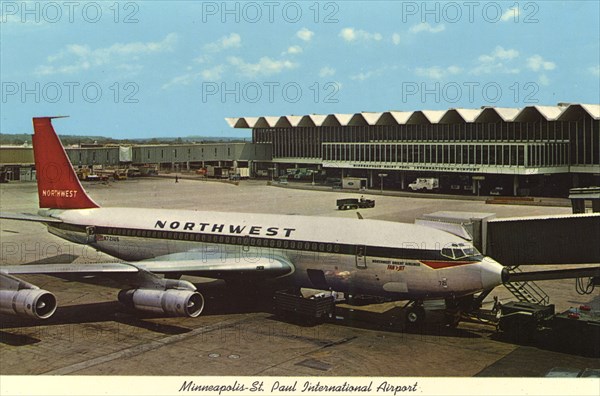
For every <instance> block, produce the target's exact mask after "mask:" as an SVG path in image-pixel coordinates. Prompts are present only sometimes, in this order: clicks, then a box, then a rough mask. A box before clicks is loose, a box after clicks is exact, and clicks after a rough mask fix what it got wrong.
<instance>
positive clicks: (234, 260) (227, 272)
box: [0, 117, 506, 321]
mask: <svg viewBox="0 0 600 396" xmlns="http://www.w3.org/2000/svg"><path fill="white" fill-rule="evenodd" d="M52 118H54V117H40V118H34V119H33V127H34V135H33V148H34V156H35V166H36V170H37V180H38V182H37V183H38V194H39V206H40V208H41V209H40V211H39V212H38V214H37V215H33V214H6V213H4V214H2V215H1V216H0V217H1V218H4V219H13V220H28V221H37V222H41V223H45V224H46V225H47V227H48V231H49V232H50V233H52V234H54V235H56V236H58V237H60V238H63V239H66V240H69V241H72V242H76V243H81V244H87V245H90V246H92V247H94V248H96V249H97V250H99V251H102V252H105V253H107V254H109V255H111V256H114V257H116V258H118V259H120V260H123V261H122V262H119V263H93V264H34V265H16V266H3V267H0V308H1V309H0V312H2V313H5V314H14V315H21V316H29V317H34V318H41V319H44V318H48V317H50V316H51V315H52V314H53V313H54V311H55V310H56V306H57V304H56V298H55V297H54V295H52V294H51V293H50V292H47V291H45V290H41V289H39V288H37V287H36V286H34V285H32V284H30V283H28V282H25V281H23V280H21V279H19V278H17V277H15V275H26V274H47V275H56V276H65V275H71V276H72V275H81V276H88V277H89V276H90V275H94V276H107V277H110V278H111V279H115V280H117V281H119V282H120V283H121V284H123V285H124V290H122V291H121V292H120V293H119V300H120V301H122V302H124V303H125V304H127V305H129V306H132V307H134V308H136V309H139V310H143V311H151V312H159V313H163V314H168V315H177V316H189V317H196V316H198V315H200V313H201V312H202V309H203V307H204V298H203V297H202V294H201V293H200V291H198V290H197V288H196V286H194V284H192V283H191V282H189V281H186V280H181V279H180V277H181V276H182V275H190V276H202V277H209V278H215V279H224V280H226V281H236V280H247V279H254V280H267V279H277V280H281V281H282V282H286V283H287V284H293V285H294V286H295V287H306V288H315V289H323V290H336V291H340V292H344V293H348V294H355V295H356V294H363V295H371V296H382V297H386V298H391V299H394V300H409V301H413V302H414V304H413V305H414V306H413V307H412V308H411V309H412V310H411V311H409V316H408V317H409V320H411V321H417V320H420V319H422V316H423V315H424V310H423V309H422V307H421V306H420V302H422V301H423V300H426V299H447V300H459V299H461V298H465V297H466V298H468V297H469V296H473V295H474V294H476V293H479V292H482V291H490V290H491V289H493V288H494V287H496V286H498V285H500V284H501V283H502V281H503V277H504V278H506V273H505V271H504V270H503V267H502V265H500V264H498V263H497V262H496V261H494V260H492V259H491V258H489V257H484V256H482V255H481V254H480V253H479V252H478V251H477V250H476V249H475V248H474V247H473V246H472V245H470V244H468V243H466V242H465V240H463V239H461V238H459V237H457V236H455V235H452V234H450V233H447V232H444V231H441V230H437V229H433V228H428V227H424V226H419V225H415V224H403V223H395V222H388V221H381V220H367V219H346V218H328V217H308V216H282V215H270V214H250V213H218V212H203V211H196V210H193V211H192V210H166V209H135V208H105V207H100V206H99V205H98V204H97V203H96V202H94V200H92V199H91V198H90V197H89V196H88V195H87V193H86V192H85V190H84V189H83V187H82V186H81V183H80V182H79V180H78V179H77V176H76V174H75V172H74V170H73V167H72V166H71V163H70V162H69V159H68V157H67V155H66V153H65V151H64V149H63V147H62V145H61V143H60V141H59V139H58V137H57V135H56V133H55V132H54V129H53V127H52V121H51V120H52Z"/></svg>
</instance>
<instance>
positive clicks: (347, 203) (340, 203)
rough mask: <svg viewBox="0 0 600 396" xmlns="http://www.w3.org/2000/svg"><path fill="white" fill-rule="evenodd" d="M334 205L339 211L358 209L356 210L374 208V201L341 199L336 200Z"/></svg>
mask: <svg viewBox="0 0 600 396" xmlns="http://www.w3.org/2000/svg"><path fill="white" fill-rule="evenodd" d="M335 204H336V205H337V207H338V209H339V210H348V209H358V208H374V207H375V200H374V199H364V198H361V199H358V198H343V199H338V200H337V201H336V202H335Z"/></svg>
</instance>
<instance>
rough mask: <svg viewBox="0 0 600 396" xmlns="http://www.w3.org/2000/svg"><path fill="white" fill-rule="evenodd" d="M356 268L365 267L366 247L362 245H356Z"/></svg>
mask: <svg viewBox="0 0 600 396" xmlns="http://www.w3.org/2000/svg"><path fill="white" fill-rule="evenodd" d="M355 258H356V268H362V269H364V268H367V247H366V246H364V245H357V246H356V256H355Z"/></svg>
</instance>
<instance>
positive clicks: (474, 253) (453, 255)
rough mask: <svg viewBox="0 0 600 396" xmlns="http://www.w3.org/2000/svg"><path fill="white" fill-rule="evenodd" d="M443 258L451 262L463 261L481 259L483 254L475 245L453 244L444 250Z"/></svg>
mask: <svg viewBox="0 0 600 396" xmlns="http://www.w3.org/2000/svg"><path fill="white" fill-rule="evenodd" d="M441 253H442V256H444V257H447V258H449V259H451V260H462V259H466V258H471V259H476V260H480V259H481V257H482V256H481V253H479V251H478V250H477V249H475V247H474V246H473V245H470V244H466V243H453V244H450V245H449V246H446V247H444V248H443V249H442V252H441Z"/></svg>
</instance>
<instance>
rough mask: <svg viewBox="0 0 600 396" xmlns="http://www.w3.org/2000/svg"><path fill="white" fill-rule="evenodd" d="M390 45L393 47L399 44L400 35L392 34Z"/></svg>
mask: <svg viewBox="0 0 600 396" xmlns="http://www.w3.org/2000/svg"><path fill="white" fill-rule="evenodd" d="M392 43H394V45H398V44H400V35H399V34H398V33H394V34H392Z"/></svg>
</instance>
